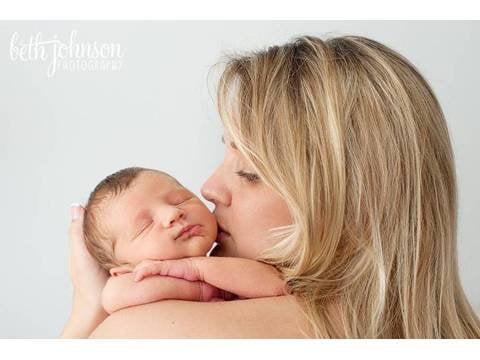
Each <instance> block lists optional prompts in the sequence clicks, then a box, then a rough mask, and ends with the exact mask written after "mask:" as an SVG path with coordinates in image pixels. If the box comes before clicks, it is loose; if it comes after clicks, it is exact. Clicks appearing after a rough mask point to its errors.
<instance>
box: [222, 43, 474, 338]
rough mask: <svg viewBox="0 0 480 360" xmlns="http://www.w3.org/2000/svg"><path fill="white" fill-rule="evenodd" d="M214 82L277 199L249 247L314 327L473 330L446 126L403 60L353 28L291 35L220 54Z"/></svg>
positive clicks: (348, 332)
mask: <svg viewBox="0 0 480 360" xmlns="http://www.w3.org/2000/svg"><path fill="white" fill-rule="evenodd" d="M217 96H218V99H217V100H218V110H219V113H220V115H221V119H222V122H223V125H224V127H225V130H226V131H227V132H228V134H229V135H230V136H231V138H232V140H233V141H234V143H235V144H236V146H237V148H238V149H239V151H240V152H241V153H242V154H243V155H244V156H245V157H246V158H247V159H248V160H249V161H250V162H251V165H252V166H253V167H254V169H255V171H257V172H258V174H259V175H260V177H261V179H262V180H263V181H264V182H265V183H266V184H267V185H268V186H271V187H272V188H273V189H274V190H276V191H277V192H278V193H279V194H280V195H281V196H282V197H283V199H284V200H285V201H286V203H287V205H288V207H289V209H290V212H291V214H292V218H293V219H294V224H293V225H292V226H287V227H284V228H277V229H273V231H272V236H274V237H277V238H278V240H279V241H278V242H277V243H276V245H275V246H274V247H272V248H270V249H267V250H266V251H265V252H264V253H263V254H262V255H261V256H260V257H259V260H262V261H265V262H268V263H270V264H273V265H275V266H277V267H278V268H279V269H280V270H281V271H282V272H283V274H284V275H285V278H286V280H287V283H288V285H289V289H290V290H289V291H290V293H291V294H293V295H296V296H297V298H298V299H299V300H300V301H301V303H302V304H303V305H304V310H305V314H306V315H307V317H308V319H309V320H310V323H311V325H312V331H313V333H314V336H315V337H348V338H478V337H479V336H480V322H479V319H478V317H477V316H476V314H475V313H474V311H473V309H472V307H471V306H470V304H469V302H468V300H467V298H466V296H465V294H464V292H463V289H462V286H461V284H460V279H459V275H458V267H457V250H456V233H457V189H456V178H455V166H454V157H453V151H452V146H451V143H450V138H449V133H448V128H447V124H446V121H445V118H444V115H443V113H442V110H441V107H440V104H439V103H438V101H437V99H436V97H435V95H434V93H433V91H432V89H431V88H430V86H429V85H428V83H427V82H426V80H425V79H424V78H423V77H422V76H421V75H420V73H419V72H418V71H417V69H416V68H415V66H413V65H412V64H411V63H410V62H409V61H408V60H407V59H405V58H404V57H402V56H401V55H400V54H398V53H397V52H395V51H394V50H392V49H390V48H388V47H387V46H385V45H382V44H380V43H378V42H376V41H374V40H371V39H368V38H365V37H360V36H343V37H337V38H331V39H328V40H325V41H324V40H321V39H319V38H316V37H312V36H303V37H299V38H296V39H295V40H294V41H292V42H289V43H287V44H285V45H283V46H272V47H269V48H268V49H266V50H262V51H256V52H252V53H249V54H246V55H243V56H233V57H231V58H229V59H228V61H227V62H226V66H225V69H224V71H223V73H222V76H221V78H220V81H219V87H218V95H217ZM333 308H335V309H336V311H337V321H339V322H340V324H341V326H335V324H334V323H335V321H336V320H335V319H336V317H335V315H334V313H333V312H332V311H331V310H332V309H333Z"/></svg>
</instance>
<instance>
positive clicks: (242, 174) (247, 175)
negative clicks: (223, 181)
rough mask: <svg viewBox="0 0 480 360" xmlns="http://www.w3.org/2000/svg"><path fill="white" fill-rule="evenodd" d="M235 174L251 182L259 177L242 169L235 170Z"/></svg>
mask: <svg viewBox="0 0 480 360" xmlns="http://www.w3.org/2000/svg"><path fill="white" fill-rule="evenodd" d="M236 174H237V175H238V176H240V177H243V178H245V179H246V180H247V181H248V182H252V183H253V182H256V181H258V180H260V177H259V176H258V175H257V174H253V173H247V172H245V171H243V170H239V171H237V172H236Z"/></svg>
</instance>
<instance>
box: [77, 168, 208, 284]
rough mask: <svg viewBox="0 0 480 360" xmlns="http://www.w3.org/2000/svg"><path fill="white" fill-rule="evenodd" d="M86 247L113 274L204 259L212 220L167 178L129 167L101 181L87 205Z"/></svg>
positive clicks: (190, 195)
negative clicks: (153, 263)
mask: <svg viewBox="0 0 480 360" xmlns="http://www.w3.org/2000/svg"><path fill="white" fill-rule="evenodd" d="M83 231H84V236H85V243H86V245H87V249H88V250H89V252H90V253H91V254H92V256H93V257H94V258H95V259H96V260H97V261H98V262H99V264H100V265H101V266H102V267H103V268H104V269H106V270H107V271H109V272H110V274H112V275H115V274H119V273H122V272H124V271H126V270H129V269H131V268H132V267H133V266H135V265H136V264H138V263H139V262H140V261H142V260H146V259H152V260H165V259H178V258H183V257H191V256H205V255H206V253H207V252H208V250H209V249H210V248H211V247H212V245H213V243H214V241H215V239H216V237H217V222H216V220H215V216H213V214H212V213H211V212H210V210H209V209H208V208H207V207H206V206H205V204H204V203H203V202H202V201H201V200H200V199H199V198H198V197H197V196H195V194H193V193H192V192H190V191H189V190H188V189H186V188H184V187H183V186H182V185H181V184H180V183H179V182H178V181H177V180H176V179H174V178H173V177H171V176H170V175H168V174H166V173H164V172H161V171H158V170H152V169H144V168H138V167H132V168H127V169H123V170H120V171H118V172H116V173H114V174H112V175H109V176H108V177H106V178H105V179H104V180H102V181H101V182H100V183H99V184H98V185H97V186H96V187H95V189H94V190H93V191H92V193H91V194H90V197H89V199H88V202H87V205H86V206H85V218H84V224H83Z"/></svg>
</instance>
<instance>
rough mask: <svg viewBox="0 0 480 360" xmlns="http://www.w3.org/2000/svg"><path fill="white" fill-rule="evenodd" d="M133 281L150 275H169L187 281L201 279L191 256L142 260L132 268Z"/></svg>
mask: <svg viewBox="0 0 480 360" xmlns="http://www.w3.org/2000/svg"><path fill="white" fill-rule="evenodd" d="M133 275H134V280H135V281H140V280H142V279H144V278H145V277H148V276H152V275H163V276H171V277H176V278H180V279H185V280H188V281H203V279H202V278H201V273H200V272H199V271H198V268H197V267H196V266H195V263H194V262H193V261H192V259H191V258H183V259H175V260H143V261H141V262H140V263H138V264H137V266H135V268H134V269H133Z"/></svg>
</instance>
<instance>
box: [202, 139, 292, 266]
mask: <svg viewBox="0 0 480 360" xmlns="http://www.w3.org/2000/svg"><path fill="white" fill-rule="evenodd" d="M223 140H224V142H225V143H226V150H225V157H224V159H223V162H222V163H221V164H220V165H219V166H218V168H217V169H216V170H215V172H214V173H213V174H212V175H211V176H210V178H209V179H208V180H207V181H206V182H205V184H204V185H203V187H202V196H203V197H204V198H205V199H207V200H208V201H211V202H213V203H214V204H215V211H214V214H215V216H216V218H217V222H218V225H219V227H220V228H221V229H223V230H225V231H226V232H227V233H228V234H226V233H225V232H222V231H220V230H221V229H220V228H219V235H218V238H217V242H218V243H219V244H220V245H221V246H220V247H219V248H216V249H214V250H213V251H212V254H211V255H212V256H231V257H242V258H247V259H255V258H256V257H257V256H258V255H259V254H260V252H261V250H263V249H266V248H270V247H271V246H273V245H274V244H275V242H276V241H277V240H269V239H268V235H269V231H268V230H269V229H272V228H275V227H279V226H285V225H290V224H292V218H291V215H290V211H289V210H288V207H287V205H286V203H285V201H284V200H283V199H282V198H281V197H280V195H278V194H277V193H276V192H275V191H274V190H273V189H271V188H269V187H267V186H266V185H265V184H264V183H263V182H262V181H261V180H256V181H249V179H247V178H246V177H245V176H239V175H238V174H237V172H239V171H243V172H245V173H249V174H252V175H247V176H248V177H249V178H250V180H252V179H253V178H254V177H255V176H256V174H253V171H252V167H251V165H250V164H249V162H248V161H247V159H246V158H245V157H244V156H243V155H242V154H241V153H240V152H239V151H238V150H237V149H236V148H235V146H234V144H232V143H231V138H230V137H229V136H228V134H225V135H224V138H223ZM240 174H242V173H240Z"/></svg>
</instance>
